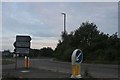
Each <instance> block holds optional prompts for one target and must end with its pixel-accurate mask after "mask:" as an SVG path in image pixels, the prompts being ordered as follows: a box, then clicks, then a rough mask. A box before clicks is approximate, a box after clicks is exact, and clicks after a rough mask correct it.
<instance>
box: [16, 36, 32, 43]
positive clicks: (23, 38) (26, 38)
mask: <svg viewBox="0 0 120 80" xmlns="http://www.w3.org/2000/svg"><path fill="white" fill-rule="evenodd" d="M30 41H31V37H30V36H23V35H17V36H16V42H30Z"/></svg>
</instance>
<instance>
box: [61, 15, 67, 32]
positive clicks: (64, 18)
mask: <svg viewBox="0 0 120 80" xmlns="http://www.w3.org/2000/svg"><path fill="white" fill-rule="evenodd" d="M61 14H62V15H63V20H64V23H63V24H64V33H66V13H61Z"/></svg>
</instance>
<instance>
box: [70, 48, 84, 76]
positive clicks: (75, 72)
mask: <svg viewBox="0 0 120 80" xmlns="http://www.w3.org/2000/svg"><path fill="white" fill-rule="evenodd" d="M82 60H83V54H82V51H81V50H80V49H76V50H74V51H73V54H72V57H71V61H72V76H71V78H82V77H81V67H80V64H81V62H82Z"/></svg>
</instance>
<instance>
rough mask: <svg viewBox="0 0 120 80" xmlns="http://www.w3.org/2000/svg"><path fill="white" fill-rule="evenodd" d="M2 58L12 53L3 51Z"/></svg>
mask: <svg viewBox="0 0 120 80" xmlns="http://www.w3.org/2000/svg"><path fill="white" fill-rule="evenodd" d="M2 56H12V53H11V52H10V51H9V50H4V51H3V52H2Z"/></svg>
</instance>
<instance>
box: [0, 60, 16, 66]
mask: <svg viewBox="0 0 120 80" xmlns="http://www.w3.org/2000/svg"><path fill="white" fill-rule="evenodd" d="M14 62H15V61H14V60H13V59H2V60H1V61H0V64H2V65H7V64H13V63H14Z"/></svg>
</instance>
